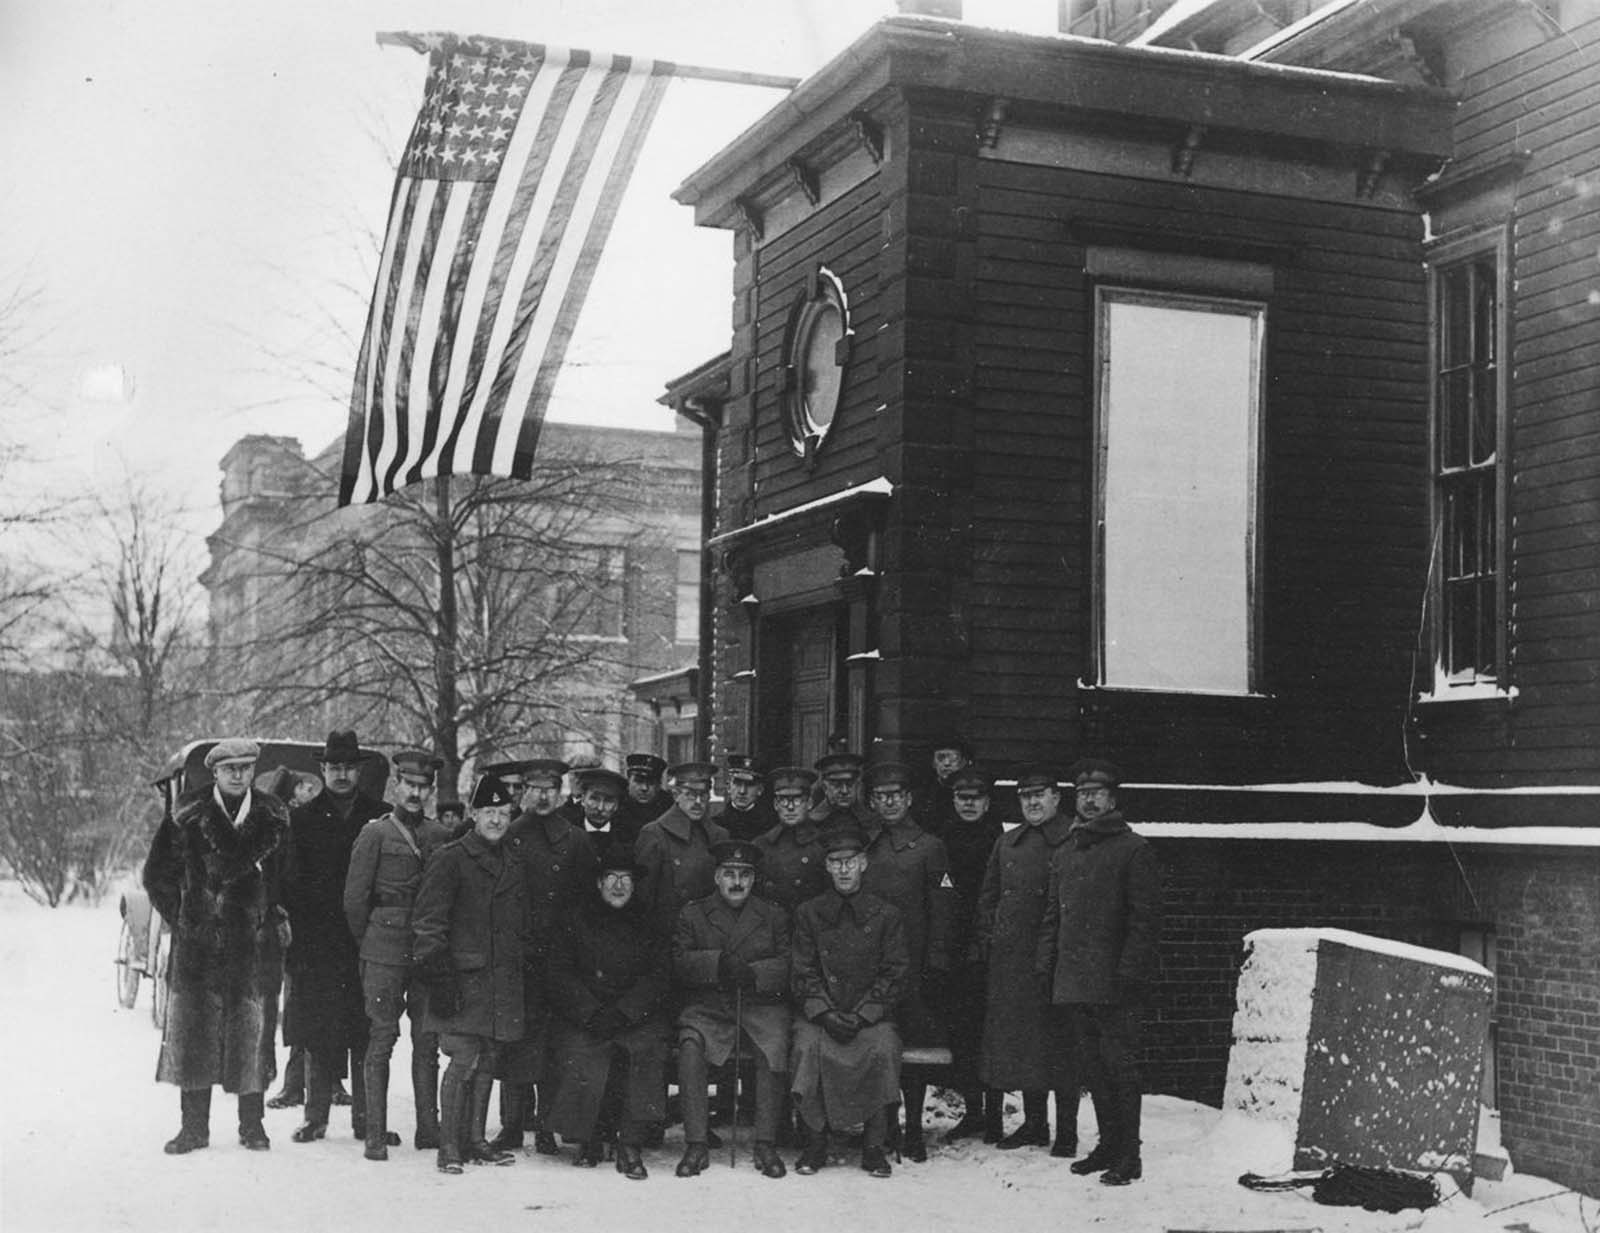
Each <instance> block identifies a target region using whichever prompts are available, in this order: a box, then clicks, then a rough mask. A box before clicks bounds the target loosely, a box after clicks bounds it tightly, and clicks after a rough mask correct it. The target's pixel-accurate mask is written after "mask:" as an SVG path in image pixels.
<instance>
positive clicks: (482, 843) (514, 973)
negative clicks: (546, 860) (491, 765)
mask: <svg viewBox="0 0 1600 1233" xmlns="http://www.w3.org/2000/svg"><path fill="white" fill-rule="evenodd" d="M515 808H516V799H515V797H514V796H513V795H512V793H511V790H510V789H509V788H508V787H507V786H506V785H505V783H504V782H503V781H502V780H501V779H500V778H499V777H498V776H495V775H485V776H483V777H482V778H481V779H479V780H478V783H477V786H476V787H474V788H473V790H472V801H471V811H472V829H471V830H470V831H468V832H467V833H466V834H465V835H463V836H462V837H461V838H460V839H457V840H455V841H454V842H453V843H447V844H445V846H444V847H442V848H440V849H439V850H438V851H437V852H435V853H434V855H433V858H432V859H431V860H430V861H429V862H428V865H427V868H426V869H425V870H424V871H423V874H422V887H421V889H420V890H419V891H418V892H417V903H416V909H415V911H414V912H413V913H412V932H413V935H414V938H415V942H414V946H413V952H412V953H413V961H414V963H415V964H416V966H417V968H418V969H419V971H420V973H421V976H422V979H423V981H424V982H425V983H426V985H427V987H428V1002H427V1025H428V1027H429V1028H430V1029H431V1030H433V1031H436V1032H437V1033H438V1034H439V1046H440V1048H441V1049H443V1050H444V1052H445V1054H446V1055H447V1056H448V1057H449V1058H450V1065H449V1066H448V1067H446V1068H445V1073H444V1079H443V1082H442V1083H441V1084H440V1088H439V1155H438V1168H439V1171H440V1172H441V1173H460V1172H461V1171H462V1164H463V1162H464V1161H468V1160H470V1161H472V1162H473V1163H480V1164H497V1165H499V1164H510V1163H511V1162H512V1161H513V1160H514V1159H515V1157H514V1156H513V1155H512V1154H511V1153H510V1152H507V1151H501V1150H499V1149H495V1148H491V1147H490V1146H489V1144H488V1143H487V1142H486V1141H485V1128H486V1126H487V1123H488V1116H489V1097H490V1095H491V1092H492V1089H493V1087H494V1062H495V1054H496V1052H497V1050H499V1049H500V1048H503V1047H504V1046H505V1045H506V1044H508V1043H510V1042H512V1041H517V1040H521V1039H522V1035H523V1013H524V1010H523V1008H524V997H523V988H522V986H523V979H524V969H525V967H526V964H527V947H526V942H527V932H528V899H527V883H526V880H525V879H524V877H523V872H522V863H521V861H519V860H518V859H517V858H516V857H515V856H514V855H513V854H511V853H510V852H508V851H507V850H506V845H505V836H506V832H507V831H508V830H509V829H510V828H511V815H512V811H513V810H514V809H515Z"/></svg>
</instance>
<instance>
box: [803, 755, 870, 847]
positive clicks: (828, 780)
mask: <svg viewBox="0 0 1600 1233" xmlns="http://www.w3.org/2000/svg"><path fill="white" fill-rule="evenodd" d="M865 765H866V762H865V760H864V759H863V758H862V757H861V755H860V754H856V753H850V752H849V751H848V750H833V751H831V752H829V753H825V754H823V755H822V757H820V758H818V759H817V761H816V770H817V779H818V787H819V788H820V790H821V792H822V799H821V800H819V801H817V802H816V804H815V805H813V806H812V808H811V815H810V816H811V820H812V821H813V822H815V823H816V824H817V825H818V826H820V827H822V828H823V829H825V830H826V829H829V828H831V827H835V826H841V825H843V824H845V823H847V822H854V823H855V824H856V825H857V826H865V825H866V824H867V823H869V822H870V821H871V820H872V810H871V809H869V808H867V806H866V805H865V804H863V803H862V800H861V768H862V767H863V766H865Z"/></svg>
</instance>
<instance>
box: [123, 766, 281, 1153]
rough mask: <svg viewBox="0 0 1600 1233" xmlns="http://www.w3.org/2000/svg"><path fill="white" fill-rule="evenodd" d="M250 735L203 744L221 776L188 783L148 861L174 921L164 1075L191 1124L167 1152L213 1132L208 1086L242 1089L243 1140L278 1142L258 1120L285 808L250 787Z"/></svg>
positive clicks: (274, 1016) (148, 875)
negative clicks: (200, 783) (189, 786)
mask: <svg viewBox="0 0 1600 1233" xmlns="http://www.w3.org/2000/svg"><path fill="white" fill-rule="evenodd" d="M259 753H260V749H259V747H258V746H257V745H256V743H255V742H254V741H246V740H226V741H221V742H219V743H218V744H217V745H216V746H214V747H213V748H212V749H211V751H210V752H209V753H208V754H207V755H206V760H205V761H206V767H207V768H208V769H209V770H210V771H211V773H212V774H213V775H214V776H215V777H216V781H215V783H214V784H206V785H204V786H202V787H198V788H194V789H191V790H190V791H188V792H185V793H184V794H183V795H182V796H181V797H180V798H179V799H178V804H177V807H176V809H175V810H174V811H173V814H172V817H171V818H170V819H167V820H164V821H163V822H162V824H161V827H160V829H159V830H157V832H156V837H155V840H154V841H153V843H152V844H151V847H150V855H149V857H148V859H147V860H146V861H145V866H144V876H143V881H144V887H145V890H146V891H148V892H149V894H150V901H151V903H153V904H154V905H155V908H156V910H157V911H158V912H160V913H161V915H162V916H163V917H164V918H166V920H167V921H169V922H170V923H171V925H172V959H171V967H170V969H169V973H170V974H169V980H170V981H171V991H170V993H171V1000H170V1001H169V1003H168V1007H167V1023H166V1027H165V1029H164V1031H163V1032H162V1037H161V1058H160V1061H159V1062H158V1063H157V1064H156V1079H157V1081H158V1082H162V1083H171V1084H175V1085H176V1086H177V1087H178V1088H179V1089H180V1096H179V1104H180V1108H181V1110H182V1116H183V1124H182V1128H181V1129H180V1130H179V1131H178V1133H177V1135H175V1136H174V1137H173V1138H172V1139H171V1140H169V1141H168V1143H167V1145H166V1148H165V1150H166V1152H167V1154H168V1155H170V1156H182V1155H185V1154H186V1153H189V1152H193V1151H196V1150H197V1149H199V1148H203V1147H206V1146H207V1145H208V1144H209V1143H210V1141H211V1089H212V1087H213V1086H214V1085H216V1084H219V1083H220V1084H221V1085H222V1090H223V1091H224V1092H232V1093H235V1094H237V1095H238V1098H239V1141H240V1142H241V1143H242V1144H243V1145H244V1146H245V1147H247V1148H249V1149H251V1150H252V1151H263V1150H265V1149H266V1148H268V1147H270V1146H271V1144H270V1142H269V1141H268V1139H267V1133H266V1131H265V1129H263V1127H262V1121H261V1119H262V1113H263V1109H264V1102H265V1093H266V1090H267V1087H268V1086H269V1085H270V1084H271V1082H272V1079H273V1076H274V1075H275V1074H276V1072H277V1062H276V1058H275V1056H274V1054H273V1036H274V1035H275V1034H276V1031H277V1027H278V991H279V989H280V987H281V986H282V983H283V952H284V948H285V947H286V946H287V945H288V941H289V938H288V924H287V920H286V917H285V915H284V911H283V908H282V906H281V904H280V899H281V887H282V874H283V858H284V848H285V844H286V841H287V837H288V833H289V811H288V808H287V807H286V806H285V805H284V803H283V802H282V801H280V800H279V799H278V798H277V797H275V796H273V795H271V794H270V793H267V792H264V791H259V790H253V789H252V788H251V776H252V775H253V773H254V771H255V764H256V757H257V755H258V754H259Z"/></svg>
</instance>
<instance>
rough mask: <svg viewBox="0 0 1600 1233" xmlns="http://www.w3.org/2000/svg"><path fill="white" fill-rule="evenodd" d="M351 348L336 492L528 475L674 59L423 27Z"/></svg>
mask: <svg viewBox="0 0 1600 1233" xmlns="http://www.w3.org/2000/svg"><path fill="white" fill-rule="evenodd" d="M422 45H426V46H427V47H429V48H430V74H429V79H428V83H427V86H426V88H425V91H424V98H423V105H422V109H421V111H420V112H419V114H418V117H417V122H416V124H415V126H414V127H413V129H412V138H411V141H410V143H409V144H408V147H407V150H406V153H405V155H404V157H403V158H402V160H401V165H400V175H399V176H398V177H397V181H396V187H395V195H394V198H393V200H392V202H391V206H390V212H389V215H390V216H389V229H388V232H387V233H386V238H385V242H384V249H383V256H382V259H381V261H380V263H379V270H378V276H377V279H376V283H375V290H374V302H373V306H372V309H371V311H370V313H369V316H368V320H367V327H366V333H365V335H364V336H363V339H362V346H361V350H360V353H359V355H358V358H357V364H356V372H355V380H354V383H353V389H352V395H351V414H350V427H349V429H348V435H347V438H346V443H345V457H344V469H343V474H342V475H341V478H340V503H341V504H349V503H352V502H362V501H372V500H377V499H379V498H381V497H382V496H384V495H386V494H387V493H389V492H392V491H393V490H394V489H395V487H396V486H399V485H403V484H408V483H412V482H415V481H416V480H418V479H422V478H425V477H428V476H432V475H444V474H451V473H454V472H457V471H459V470H462V469H470V470H471V471H473V472H475V473H480V474H497V475H516V476H521V477H524V478H525V477H526V476H527V475H528V474H529V473H530V471H531V467H532V457H533V452H534V448H535V446H536V445H537V442H538V437H539V425H540V422H541V421H542V419H543V416H544V413H545V410H546V408H547V407H548V405H549V402H550V395H551V391H552V390H553V388H554V385H555V378H556V375H557V373H558V372H559V369H560V365H561V362H562V359H563V357H564V355H565V352H566V348H567V346H568V343H569V342H570V339H571V335H572V330H573V326H574V322H575V320H576V318H577V315H578V313H579V312H580V311H581V309H582V306H583V301H584V298H585V296H586V294H587V291H588V288H589V285H590V283H591V282H592V280H593V276H594V270H595V266H596V264H597V262H598V260H599V255H600V252H601V249H602V248H603V246H604V244H605V240H606V237H607V235H608V233H609V230H610V228H611V225H612V223H613V222H614V220H615V218H616V213H617V208H618V204H619V202H620V200H621V197H622V195H623V193H624V192H625V191H626V188H627V184H628V180H629V177H630V176H631V174H632V170H633V166H634V164H635V163H636V161H637V158H638V153H639V150H640V148H641V146H642V144H643V141H644V139H645V136H646V134H647V132H648V129H649V126H650V123H651V121H652V119H653V118H654V116H655V114H656V111H657V108H658V106H659V104H660V100H661V95H662V93H663V91H664V90H665V88H666V84H667V81H668V75H669V74H670V73H671V71H672V66H671V65H667V64H664V63H654V62H651V61H648V60H640V61H631V60H629V59H628V58H626V57H612V56H609V55H605V54H591V53H588V52H583V51H564V50H563V49H560V48H539V47H532V46H529V45H526V44H512V43H505V42H501V41H497V40H483V39H470V40H463V39H456V38H454V37H453V36H428V37H427V38H426V40H424V41H423V44H422Z"/></svg>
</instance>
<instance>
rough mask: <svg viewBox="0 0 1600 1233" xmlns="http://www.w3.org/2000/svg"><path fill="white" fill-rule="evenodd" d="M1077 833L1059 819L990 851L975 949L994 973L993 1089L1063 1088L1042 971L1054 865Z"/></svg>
mask: <svg viewBox="0 0 1600 1233" xmlns="http://www.w3.org/2000/svg"><path fill="white" fill-rule="evenodd" d="M1071 826H1072V820H1071V819H1070V818H1066V817H1063V816H1062V815H1060V814H1057V815H1056V816H1055V817H1053V818H1051V819H1050V820H1049V821H1047V822H1043V823H1041V824H1040V825H1038V826H1028V825H1026V824H1024V825H1022V826H1018V827H1014V828H1013V829H1012V830H1010V831H1008V832H1006V833H1005V834H1004V835H1003V836H1001V838H1000V840H999V842H998V843H996V844H995V845H994V847H993V849H991V851H990V855H989V861H988V865H987V868H986V870H985V872H984V876H983V886H982V889H981V891H980V892H979V897H978V910H977V916H976V920H975V922H974V923H975V928H976V937H975V943H974V945H975V948H976V951H977V954H978V956H979V957H980V958H981V959H983V960H985V962H986V965H987V970H988V1005H987V1010H986V1013H985V1016H984V1023H983V1046H982V1053H981V1058H980V1061H979V1066H978V1073H979V1075H980V1076H981V1077H982V1079H983V1081H984V1082H985V1083H986V1084H988V1085H989V1086H990V1087H998V1088H1002V1089H1005V1090H1016V1089H1023V1090H1042V1089H1044V1088H1048V1087H1055V1086H1057V1085H1056V1082H1055V1080H1056V1078H1057V1077H1059V1076H1058V1075H1057V1073H1056V1068H1055V1066H1054V1060H1055V1050H1054V1049H1053V1048H1052V1047H1051V1043H1050V1035H1049V1031H1048V1027H1049V1023H1048V1016H1047V1013H1046V1006H1047V1003H1046V1001H1045V997H1044V993H1043V991H1042V990H1041V989H1040V987H1039V984H1040V982H1039V979H1038V977H1037V976H1036V975H1035V974H1034V964H1035V962H1036V959H1037V954H1036V952H1037V949H1038V944H1039V925H1040V922H1041V921H1042V920H1043V919H1044V902H1045V892H1046V891H1047V890H1048V889H1049V885H1050V858H1051V857H1052V856H1054V855H1055V853H1056V851H1057V850H1058V849H1059V848H1060V847H1061V845H1062V844H1063V843H1065V842H1066V839H1067V832H1068V831H1069V830H1070V829H1071Z"/></svg>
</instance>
